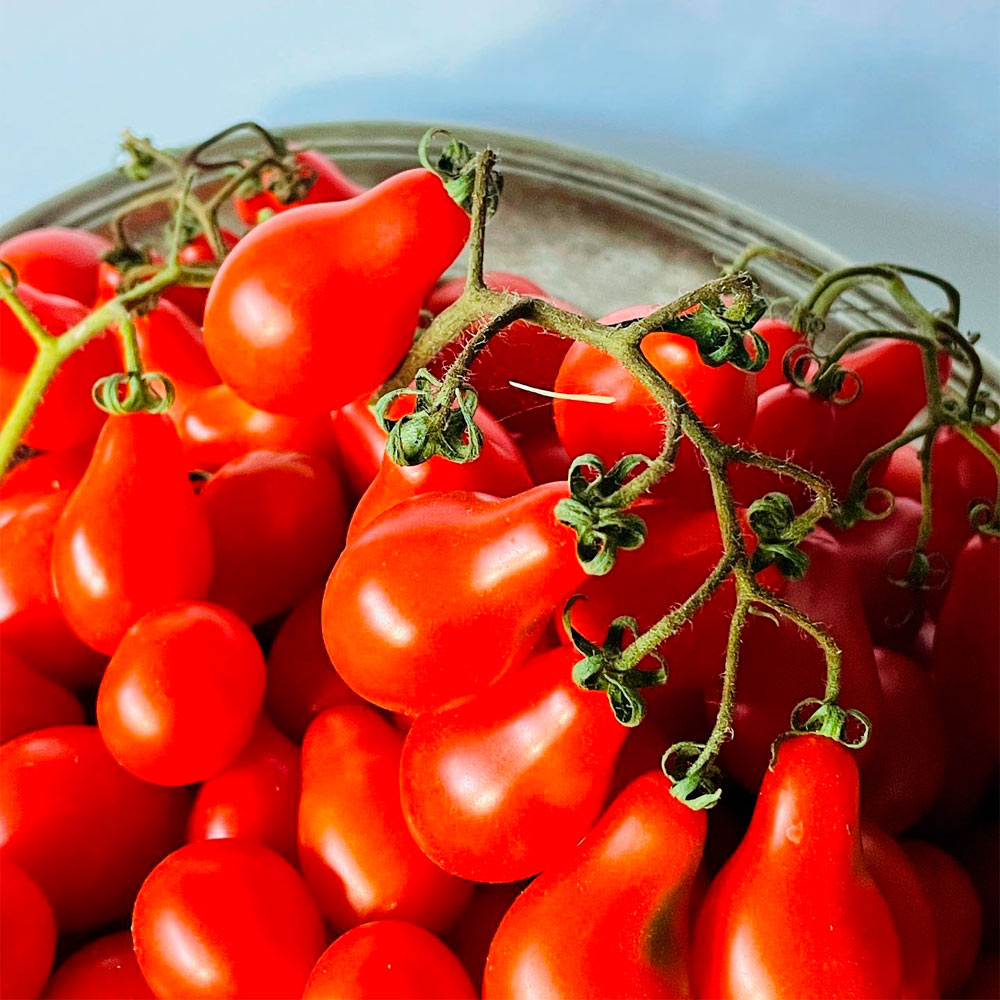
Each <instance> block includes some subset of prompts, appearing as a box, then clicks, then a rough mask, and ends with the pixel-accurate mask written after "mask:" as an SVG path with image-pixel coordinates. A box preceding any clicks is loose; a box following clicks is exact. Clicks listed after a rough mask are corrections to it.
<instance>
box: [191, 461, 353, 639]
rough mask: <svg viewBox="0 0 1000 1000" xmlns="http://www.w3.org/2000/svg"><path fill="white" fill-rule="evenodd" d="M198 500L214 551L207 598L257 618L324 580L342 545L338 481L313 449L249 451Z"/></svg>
mask: <svg viewBox="0 0 1000 1000" xmlns="http://www.w3.org/2000/svg"><path fill="white" fill-rule="evenodd" d="M200 499H201V502H202V505H203V508H204V510H205V513H206V515H207V517H208V523H209V527H210V528H211V532H212V547H213V549H214V551H215V576H214V577H213V578H212V586H211V587H210V588H209V592H208V595H209V598H210V599H211V600H213V601H215V602H216V603H218V604H221V605H223V607H227V608H230V609H232V610H233V611H235V612H236V613H237V614H238V615H239V616H240V617H241V618H242V619H243V620H244V621H246V622H249V623H250V624H251V625H257V624H259V623H260V622H262V621H266V620H267V619H268V618H272V617H274V616H275V615H277V614H280V613H281V612H282V611H287V610H288V608H290V607H292V606H293V605H294V604H295V603H296V602H297V601H299V600H301V598H302V597H304V596H305V595H306V594H307V593H308V592H309V591H310V590H311V589H312V588H313V587H315V586H317V585H318V584H319V583H321V582H322V580H323V578H324V577H325V576H326V575H327V573H329V571H330V569H331V567H332V566H333V564H334V561H335V560H336V558H337V553H338V552H339V551H340V549H341V547H342V546H343V544H344V534H345V532H346V530H347V516H348V514H347V502H346V500H345V499H344V493H343V489H342V487H341V485H340V480H339V479H338V478H337V476H336V474H335V473H334V472H333V470H332V469H331V468H330V466H329V464H328V463H327V462H326V461H324V460H323V459H321V458H317V457H316V456H313V455H299V454H295V453H290V452H277V451H252V452H249V453H248V454H246V455H243V456H242V457H240V458H234V459H233V460H232V461H231V462H227V463H226V464H225V465H224V466H223V467H222V468H221V469H219V471H218V472H216V473H215V475H213V476H212V477H211V479H209V480H208V482H206V483H205V485H204V486H203V487H202V489H201V495H200Z"/></svg>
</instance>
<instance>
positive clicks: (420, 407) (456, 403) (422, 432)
mask: <svg viewBox="0 0 1000 1000" xmlns="http://www.w3.org/2000/svg"><path fill="white" fill-rule="evenodd" d="M443 384H444V383H442V382H441V381H440V380H439V379H436V378H435V377H434V376H433V375H431V373H430V372H429V371H427V369H426V368H421V369H420V371H418V372H417V374H416V378H415V379H414V384H413V386H412V387H409V386H407V387H406V388H404V389H395V390H393V391H392V392H387V393H386V394H385V395H384V396H382V397H381V398H380V399H379V400H378V402H377V403H376V404H375V419H376V420H377V421H378V425H379V427H381V428H382V430H384V431H385V432H386V433H387V434H388V435H389V438H388V440H387V441H386V444H385V451H386V454H387V455H388V456H389V458H390V460H391V461H393V462H394V463H395V464H396V465H420V464H421V463H422V462H426V461H427V460H428V459H429V458H433V457H434V456H435V455H440V456H441V457H442V458H446V459H447V460H448V461H449V462H458V463H463V462H472V461H474V460H475V459H477V458H478V457H479V452H480V451H481V450H482V446H483V432H482V430H481V429H480V427H479V425H478V424H477V423H476V419H475V417H476V408H477V407H478V405H479V399H478V397H477V396H476V393H475V390H473V389H472V388H470V387H469V386H458V387H457V388H456V389H455V392H454V394H453V396H452V398H451V399H447V400H443V399H441V388H442V386H443ZM404 396H412V397H413V399H414V406H413V412H412V413H407V414H404V415H403V416H401V417H400V418H399V419H393V418H391V417H390V416H389V412H390V409H391V407H392V405H393V403H395V402H396V400H397V399H400V398H401V397H404Z"/></svg>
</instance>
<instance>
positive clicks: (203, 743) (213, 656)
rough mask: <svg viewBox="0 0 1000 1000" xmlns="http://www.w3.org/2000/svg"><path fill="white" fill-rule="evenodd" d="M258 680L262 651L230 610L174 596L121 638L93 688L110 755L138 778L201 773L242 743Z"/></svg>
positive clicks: (182, 781) (200, 777) (258, 698)
mask: <svg viewBox="0 0 1000 1000" xmlns="http://www.w3.org/2000/svg"><path fill="white" fill-rule="evenodd" d="M264 682H265V667H264V657H263V655H262V654H261V651H260V647H259V646H258V645H257V640H256V639H255V638H254V635H253V633H252V632H251V631H250V629H249V628H248V627H247V626H246V625H244V624H243V622H242V621H240V620H239V618H237V617H236V616H235V615H234V614H232V613H231V612H229V611H226V610H225V609H224V608H220V607H216V606H215V605H213V604H204V603H200V602H194V601H178V602H177V603H176V604H168V605H166V606H165V607H162V608H160V609H159V610H158V611H151V612H150V613H149V614H147V615H143V617H142V618H140V619H139V620H138V621H137V622H136V623H135V624H134V625H133V626H132V627H131V628H130V629H129V630H128V631H127V632H126V633H125V635H124V636H123V637H122V641H121V642H120V643H119V645H118V648H117V649H116V650H115V654H114V656H112V657H111V662H110V663H108V668H107V670H105V672H104V678H103V679H102V681H101V687H100V690H99V691H98V693H97V724H98V726H99V727H100V730H101V736H102V737H103V738H104V742H105V743H106V744H107V747H108V749H109V750H110V751H111V753H112V755H113V756H114V757H115V759H116V760H117V761H118V763H119V764H121V766H122V767H124V768H125V769H126V770H128V771H131V772H132V774H134V775H135V776H136V777H138V778H142V780H143V781H149V782H152V783H153V784H156V785H187V784H190V783H191V782H194V781H204V780H205V779H207V778H210V777H212V775H214V774H218V773H219V771H221V770H222V769H223V768H224V767H226V766H227V765H228V764H231V763H232V762H233V761H234V760H236V758H237V757H238V756H239V754H240V752H241V751H242V750H243V748H244V747H245V746H246V745H247V743H248V742H249V740H250V737H251V735H252V733H253V730H254V726H255V724H256V722H257V716H258V715H259V714H260V707H261V704H262V703H263V701H264Z"/></svg>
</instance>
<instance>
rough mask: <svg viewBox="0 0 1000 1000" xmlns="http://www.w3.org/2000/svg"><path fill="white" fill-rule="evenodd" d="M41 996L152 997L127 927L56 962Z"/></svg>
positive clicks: (87, 999)
mask: <svg viewBox="0 0 1000 1000" xmlns="http://www.w3.org/2000/svg"><path fill="white" fill-rule="evenodd" d="M43 997H44V1000H154V994H153V991H152V990H151V989H150V988H149V985H148V984H147V982H146V980H145V979H144V978H143V976H142V972H140V970H139V963H138V962H137V961H136V959H135V951H133V949H132V935H131V934H130V933H129V932H128V931H119V932H118V933H117V934H108V935H107V936H105V937H101V938H97V940H96V941H91V942H90V944H88V945H84V946H83V947H82V948H81V949H80V950H79V951H76V952H74V953H73V954H72V955H70V957H69V958H67V959H66V961H65V962H63V964H62V965H60V966H59V968H58V969H56V971H55V972H54V973H53V975H52V978H51V979H50V980H49V985H48V986H46V987H45V993H44V994H43Z"/></svg>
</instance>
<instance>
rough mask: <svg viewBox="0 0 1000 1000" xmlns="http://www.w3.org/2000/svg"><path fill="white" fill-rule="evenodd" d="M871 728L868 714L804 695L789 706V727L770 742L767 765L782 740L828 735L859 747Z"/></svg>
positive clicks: (775, 753) (856, 747)
mask: <svg viewBox="0 0 1000 1000" xmlns="http://www.w3.org/2000/svg"><path fill="white" fill-rule="evenodd" d="M810 709H811V711H809V710H810ZM807 712H808V714H806V713H807ZM871 731H872V724H871V722H870V721H869V719H868V716H867V715H865V714H864V712H859V711H858V710H857V709H856V708H841V706H840V705H838V704H837V703H836V702H833V701H826V700H824V699H822V698H804V699H803V700H802V701H800V702H799V703H798V704H797V705H796V706H795V708H793V709H792V718H791V729H790V730H789V731H788V732H787V733H783V734H782V735H781V736H779V737H778V738H777V739H776V740H775V741H774V743H772V744H771V762H770V764H769V765H768V767H774V762H775V761H776V760H777V759H778V750H779V748H780V747H781V744H782V743H784V742H785V741H786V740H790V739H792V738H793V737H795V736H802V735H806V734H810V735H814V736H828V737H829V738H830V739H832V740H836V741H837V742H838V743H841V744H843V745H844V746H845V747H848V748H849V749H851V750H860V749H861V748H862V747H863V746H864V745H865V744H866V743H867V742H868V738H869V736H870V735H871Z"/></svg>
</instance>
